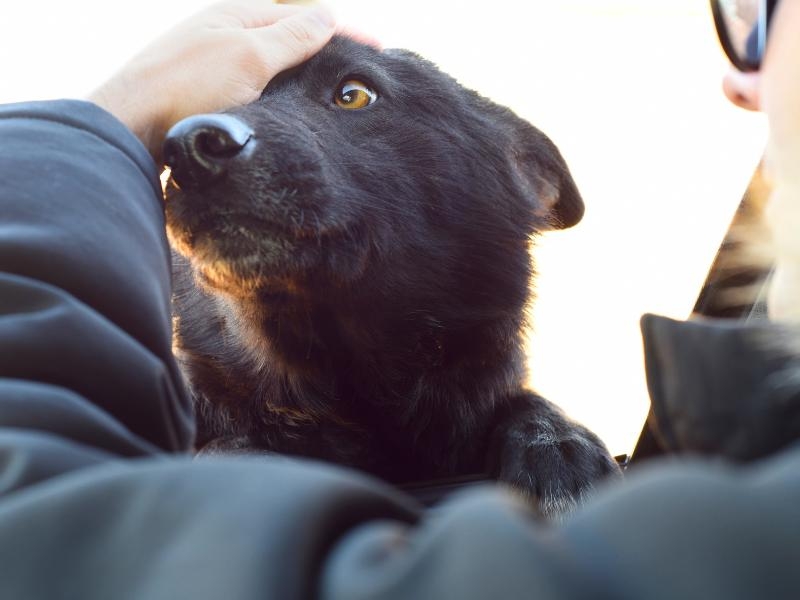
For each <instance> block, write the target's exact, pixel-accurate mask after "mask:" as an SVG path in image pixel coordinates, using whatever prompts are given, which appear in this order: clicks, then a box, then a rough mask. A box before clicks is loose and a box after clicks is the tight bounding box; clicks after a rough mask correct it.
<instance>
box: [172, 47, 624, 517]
mask: <svg viewBox="0 0 800 600" xmlns="http://www.w3.org/2000/svg"><path fill="white" fill-rule="evenodd" d="M165 157H166V161H167V163H168V164H169V165H171V166H172V178H173V182H177V185H169V186H168V190H167V222H168V228H169V233H170V238H171V240H172V242H173V244H174V246H175V248H176V249H177V250H178V251H179V252H180V253H181V254H182V255H183V256H184V257H186V258H185V259H183V258H176V261H175V296H174V304H175V314H176V317H175V322H176V347H177V349H178V356H179V359H180V360H181V362H182V364H183V367H184V369H185V373H186V375H187V379H188V381H189V383H190V386H191V389H192V391H193V394H194V396H195V398H196V405H197V411H198V420H199V440H198V441H199V444H200V445H203V444H208V443H211V447H212V448H216V449H220V448H222V449H227V450H234V449H237V448H239V449H242V448H246V449H251V450H252V449H263V450H269V451H276V452H284V453H290V454H297V455H305V456H313V457H317V458H323V459H327V460H331V461H335V462H339V463H343V464H346V465H351V466H355V467H359V468H362V469H365V470H367V471H370V472H372V473H374V474H377V475H379V476H381V477H384V478H386V479H389V480H391V481H395V482H399V481H409V480H424V479H430V478H438V477H443V476H449V475H455V474H462V473H469V472H476V471H488V472H489V474H491V475H493V476H496V477H498V478H500V479H502V480H505V481H507V482H510V483H512V484H514V485H515V486H517V487H518V488H521V489H522V490H524V491H526V492H529V493H530V494H532V495H534V496H535V497H536V498H538V499H539V502H540V506H541V507H542V509H543V511H544V512H545V513H556V512H560V511H561V510H564V509H565V508H568V507H569V506H570V505H571V504H572V503H573V502H574V500H575V499H577V498H579V497H580V496H581V495H582V494H583V493H584V492H586V491H587V490H589V489H590V488H591V487H592V485H593V483H594V482H595V481H596V480H597V479H599V478H600V477H602V476H604V475H607V474H615V473H617V472H618V469H617V467H616V464H615V462H614V461H613V459H612V458H611V457H610V456H609V454H608V452H607V450H606V449H605V447H604V446H603V444H602V443H601V442H600V441H599V440H598V438H597V437H596V436H595V435H593V434H592V433H591V432H589V431H588V430H586V429H585V428H583V427H581V426H579V425H576V424H575V423H572V422H570V421H569V420H568V419H567V418H566V417H565V416H564V415H563V414H562V413H561V412H560V411H559V410H558V409H557V408H556V407H554V406H553V405H552V404H550V403H549V402H547V401H546V400H544V399H542V398H541V397H539V396H538V395H536V394H535V393H533V392H530V391H527V390H525V389H523V381H524V379H525V370H524V366H523V365H524V362H525V361H524V356H523V340H524V325H525V317H524V315H525V307H526V304H527V302H528V300H529V293H530V291H529V290H530V280H531V276H532V273H533V267H532V263H531V257H530V252H529V250H530V245H531V241H532V237H533V236H534V235H535V234H536V233H537V232H539V231H542V230H544V229H547V228H554V227H555V228H562V227H569V226H571V225H573V224H575V223H576V222H578V221H579V220H580V218H581V216H582V214H583V202H582V200H581V198H580V195H579V193H578V191H577V189H576V187H575V184H574V182H573V180H572V178H571V176H570V174H569V171H568V169H567V166H566V164H565V163H564V160H563V159H562V157H561V155H560V154H559V152H558V150H557V149H556V147H555V146H554V145H553V144H552V142H550V140H549V139H548V138H547V137H545V135H544V134H542V133H541V132H540V131H538V130H537V129H535V128H534V127H532V126H531V125H529V124H528V123H526V122H524V121H522V120H520V119H519V118H517V117H516V116H515V115H514V114H513V113H511V112H510V111H509V110H507V109H505V108H502V107H500V106H497V105H495V104H493V103H492V102H490V101H488V100H486V99H485V98H482V97H480V96H479V95H477V94H475V93H474V92H471V91H468V90H466V89H464V88H462V87H461V86H459V85H458V84H457V83H456V82H455V81H454V80H453V79H452V78H450V77H449V76H447V75H445V74H443V73H441V72H440V71H439V70H437V69H436V68H435V67H434V66H433V65H432V64H430V63H428V62H426V61H424V60H422V59H420V58H419V57H417V56H415V55H413V54H411V53H409V52H405V51H384V52H381V51H378V50H376V49H374V48H371V47H368V46H364V45H361V44H358V43H356V42H354V41H352V40H349V39H346V38H334V39H333V40H332V41H331V42H330V43H329V44H328V45H327V46H326V47H325V48H324V49H323V51H322V52H320V53H319V54H318V55H317V56H315V57H314V58H312V59H311V60H309V61H308V62H307V63H305V64H303V65H301V66H300V67H298V68H296V69H293V70H292V71H289V72H287V73H284V74H283V75H282V76H280V77H279V78H277V79H275V80H274V81H272V82H271V83H270V85H269V86H268V87H267V89H266V90H265V91H264V93H263V96H262V97H261V99H260V100H259V101H257V102H255V103H253V104H250V105H248V106H244V107H242V108H238V109H235V110H231V111H229V112H227V113H225V114H219V115H205V116H198V117H192V118H190V119H187V120H185V121H183V122H181V123H179V124H178V125H176V126H175V128H173V130H172V131H171V132H170V134H169V136H168V139H167V143H166V145H165Z"/></svg>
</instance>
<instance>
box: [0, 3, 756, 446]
mask: <svg viewBox="0 0 800 600" xmlns="http://www.w3.org/2000/svg"><path fill="white" fill-rule="evenodd" d="M204 4H205V3H204V2H192V1H189V0H169V1H168V2H163V1H156V0H138V1H137V2H130V3H111V2H102V3H101V2H97V1H95V0H72V1H71V2H68V3H65V2H56V1H55V0H41V1H40V2H35V3H28V2H21V1H18V2H12V1H11V0H6V1H5V2H3V3H2V5H0V102H13V101H21V100H31V99H40V98H41V99H43V98H57V97H82V96H85V95H86V94H87V93H88V92H89V91H91V90H92V89H94V88H95V87H96V86H97V85H99V84H100V83H101V82H102V81H103V80H104V79H105V78H106V77H108V76H109V75H110V74H111V73H112V72H113V71H114V70H115V69H117V68H118V67H119V66H120V65H121V64H122V63H123V62H124V61H125V60H126V59H127V58H129V57H130V56H131V55H132V54H134V53H135V52H136V51H138V50H139V49H140V48H142V47H143V46H144V45H145V44H147V43H148V42H149V41H150V40H152V39H153V38H154V37H156V36H157V35H159V34H160V33H162V32H164V31H165V30H166V29H168V28H169V26H171V25H172V24H174V23H175V22H176V21H178V20H180V19H182V18H183V17H184V16H187V15H188V14H190V13H192V12H194V11H196V10H197V9H199V8H200V7H201V6H203V5H204ZM328 5H329V6H331V7H332V8H333V9H334V11H335V12H336V13H337V15H338V16H339V18H340V20H342V21H344V22H346V23H349V24H352V25H354V26H355V27H357V28H359V29H361V30H363V31H365V32H367V33H370V34H373V35H375V36H376V37H377V38H378V39H379V40H380V41H381V42H382V43H383V44H384V45H385V46H387V47H393V46H399V47H406V48H409V49H412V50H415V51H417V52H418V53H420V54H422V55H424V56H426V57H427V58H429V59H431V60H433V61H434V62H436V63H438V64H439V65H440V66H441V67H442V69H444V70H445V71H448V72H449V73H451V74H452V75H454V76H455V77H456V78H458V79H459V80H460V81H461V82H462V83H463V84H465V85H466V86H468V87H472V88H474V89H477V90H478V91H480V92H481V93H482V94H483V95H485V96H488V97H490V98H492V99H493V100H495V101H497V102H500V103H502V104H506V105H508V106H510V107H511V108H512V109H514V110H515V111H516V112H517V113H518V114H519V115H521V116H522V117H524V118H526V119H528V120H530V121H531V122H532V123H534V124H535V125H536V126H538V127H539V128H540V129H542V130H543V131H545V132H546V133H547V134H548V135H549V136H550V137H551V138H552V139H553V140H554V141H555V142H556V144H557V145H558V146H559V147H560V148H561V151H562V153H563V154H564V156H565V158H566V159H567V162H568V163H569V165H570V167H571V169H572V173H573V175H574V177H575V179H576V181H577V183H578V186H579V188H580V189H581V190H582V192H583V196H584V200H585V202H586V205H587V212H586V217H585V218H584V220H583V222H582V223H581V224H579V225H578V226H577V227H575V228H574V229H572V230H569V231H565V232H558V233H552V234H547V235H545V236H543V237H542V238H541V239H540V240H539V242H538V247H537V250H536V257H537V263H538V270H539V278H538V283H537V285H536V290H537V298H538V299H537V302H536V304H535V308H534V313H533V315H534V319H533V320H534V323H535V330H534V332H533V334H532V336H531V340H530V367H531V383H532V385H533V386H534V387H535V389H537V390H538V391H539V392H540V393H542V394H543V395H545V396H546V397H548V398H550V399H551V400H553V401H555V402H557V403H558V404H560V405H561V406H563V407H564V408H565V409H566V410H567V412H568V413H569V414H570V415H572V416H573V417H574V418H576V419H578V420H580V421H582V422H584V423H585V424H587V425H588V426H590V427H591V428H593V429H594V430H595V431H597V432H598V434H599V435H600V436H601V437H602V438H603V439H604V440H605V441H606V443H607V444H608V445H609V446H610V448H611V450H612V452H614V453H618V454H619V453H624V452H630V450H631V449H632V447H633V444H634V443H635V441H636V439H637V437H638V434H639V431H640V429H641V426H642V423H643V421H644V419H645V416H646V413H647V407H648V397H647V388H646V384H645V379H644V371H643V365H642V352H641V340H640V334H639V317H640V316H641V314H642V313H644V312H655V313H660V314H665V315H668V316H672V317H675V318H686V317H687V316H688V315H689V312H690V311H691V308H692V306H693V304H694V301H695V299H696V297H697V294H698V292H699V290H700V287H701V285H702V282H703V280H704V278H705V275H706V272H707V270H708V268H709V266H710V264H711V261H712V259H713V257H714V254H715V252H716V249H717V247H718V245H719V243H720V241H721V239H722V237H723V234H724V232H725V229H726V227H727V224H728V222H729V221H730V219H731V217H732V215H733V213H734V211H735V209H736V206H737V204H738V202H739V200H740V198H741V195H742V193H743V192H744V189H745V188H746V186H747V182H748V180H749V178H750V176H751V175H752V172H753V170H754V169H755V167H756V164H757V163H758V160H759V158H760V155H761V151H762V149H763V145H764V142H765V136H766V130H765V122H764V120H763V118H762V117H761V116H760V115H752V114H747V113H745V112H743V111H741V110H737V109H735V108H733V107H732V106H730V105H728V104H727V102H726V101H725V99H724V97H723V96H722V92H721V88H720V80H721V77H722V75H723V73H724V71H725V69H726V68H727V63H726V61H725V59H724V57H723V55H722V52H721V50H720V49H719V47H718V44H717V41H716V37H715V33H714V28H713V24H712V21H711V17H710V14H709V12H708V3H707V2H706V1H705V0H559V1H558V2H550V1H544V0H530V1H528V2H525V3H521V2H518V0H514V1H512V0H493V1H492V2H450V1H447V0H442V1H440V2H430V1H427V0H402V1H400V0H384V1H382V2H370V1H367V0H329V2H328ZM99 167H101V166H99ZM0 218H1V217H0Z"/></svg>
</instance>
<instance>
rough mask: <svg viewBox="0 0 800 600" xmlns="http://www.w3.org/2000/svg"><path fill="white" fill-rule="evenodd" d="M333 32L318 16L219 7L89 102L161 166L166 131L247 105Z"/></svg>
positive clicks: (256, 2) (317, 12)
mask: <svg viewBox="0 0 800 600" xmlns="http://www.w3.org/2000/svg"><path fill="white" fill-rule="evenodd" d="M334 29H335V23H334V19H333V17H332V15H331V14H330V13H329V12H328V11H327V10H325V9H322V8H315V9H309V8H302V7H298V6H291V5H277V4H273V3H272V2H270V1H268V0H225V1H223V2H220V3H218V4H215V5H213V6H211V7H209V8H207V9H205V10H203V11H202V12H200V13H198V14H196V15H194V16H193V17H190V18H189V19H188V20H186V21H184V22H183V23H181V24H179V25H178V26H176V27H175V28H173V29H172V30H170V31H169V32H167V33H166V34H165V35H164V36H163V37H162V38H160V39H158V40H156V41H155V42H154V43H152V44H151V45H150V46H148V47H147V48H145V49H144V50H143V51H142V52H141V53H140V54H139V55H137V56H136V57H135V58H133V59H132V60H131V61H130V62H129V63H128V64H126V65H125V66H124V67H123V68H122V70H120V71H119V72H118V73H117V74H116V75H114V76H113V77H112V78H111V79H110V80H109V81H108V82H106V83H105V84H103V85H102V86H101V87H100V88H98V89H97V90H95V91H94V92H93V93H92V94H91V95H90V96H89V100H90V101H92V102H94V103H95V104H98V105H99V106H101V107H103V108H105V109H106V110H108V111H109V112H110V113H112V114H113V115H115V116H116V117H117V118H119V119H120V120H121V121H122V122H123V123H125V124H126V125H127V126H128V127H129V128H130V129H131V131H133V133H134V134H136V136H137V137H139V139H140V140H141V141H142V143H144V145H145V147H147V149H148V150H149V151H150V154H151V155H152V156H153V158H155V160H156V162H158V163H160V154H161V144H162V142H163V140H164V135H165V134H166V132H167V130H168V129H169V128H170V127H171V126H172V125H174V124H175V123H177V122H178V121H180V120H181V119H183V118H184V117H187V116H189V115H193V114H197V113H205V112H214V111H218V110H222V109H225V108H230V107H233V106H237V105H241V104H246V103H248V102H252V101H253V100H255V99H257V98H258V97H259V96H260V95H261V92H262V90H263V89H264V87H265V86H266V85H267V83H268V82H269V80H270V79H272V78H273V77H274V76H275V75H277V74H278V73H280V72H281V71H284V70H286V69H288V68H291V67H293V66H295V65H298V64H300V63H302V62H303V61H305V60H307V59H308V58H310V57H311V56H313V55H314V54H315V53H316V52H317V51H319V50H320V48H322V46H324V45H325V43H327V41H328V40H329V39H330V37H331V36H332V35H333V33H334Z"/></svg>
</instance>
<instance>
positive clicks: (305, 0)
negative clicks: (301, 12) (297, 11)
mask: <svg viewBox="0 0 800 600" xmlns="http://www.w3.org/2000/svg"><path fill="white" fill-rule="evenodd" d="M275 4H297V5H299V6H311V5H312V4H318V2H317V1H316V0H275Z"/></svg>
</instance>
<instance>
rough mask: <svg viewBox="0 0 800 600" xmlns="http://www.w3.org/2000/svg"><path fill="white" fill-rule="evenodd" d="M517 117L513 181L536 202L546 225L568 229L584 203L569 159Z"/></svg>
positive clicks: (511, 159) (512, 153)
mask: <svg viewBox="0 0 800 600" xmlns="http://www.w3.org/2000/svg"><path fill="white" fill-rule="evenodd" d="M512 118H513V120H514V121H516V123H515V126H514V128H513V129H514V131H513V132H512V142H511V145H510V148H509V150H510V152H509V156H508V161H509V163H510V167H511V173H512V176H513V178H514V184H515V186H517V187H518V188H519V189H520V190H521V192H522V195H523V196H524V197H525V198H527V199H529V200H532V201H533V202H534V208H533V210H534V214H535V215H536V216H537V217H539V218H540V219H541V224H542V226H543V229H566V228H568V227H572V226H573V225H575V224H577V223H578V222H579V221H580V220H581V218H582V217H583V212H584V205H583V199H582V198H581V194H580V192H579V191H578V187H577V186H576V185H575V181H574V180H573V179H572V175H571V174H570V172H569V168H568V167H567V163H566V162H565V161H564V158H563V157H562V156H561V153H560V152H559V151H558V148H556V145H555V144H554V143H553V142H552V141H550V138H548V137H547V136H546V135H545V134H543V133H542V132H541V131H539V130H538V129H536V128H535V127H533V126H532V125H531V124H529V123H527V122H525V121H523V120H522V119H520V118H518V117H516V116H513V115H512Z"/></svg>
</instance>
